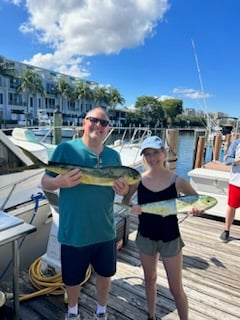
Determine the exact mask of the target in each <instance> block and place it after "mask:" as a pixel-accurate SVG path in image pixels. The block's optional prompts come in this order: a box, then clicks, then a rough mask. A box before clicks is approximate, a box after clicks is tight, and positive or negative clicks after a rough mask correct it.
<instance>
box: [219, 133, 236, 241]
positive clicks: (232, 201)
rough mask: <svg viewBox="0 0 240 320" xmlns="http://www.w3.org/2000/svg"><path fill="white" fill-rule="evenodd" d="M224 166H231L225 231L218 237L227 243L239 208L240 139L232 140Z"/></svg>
mask: <svg viewBox="0 0 240 320" xmlns="http://www.w3.org/2000/svg"><path fill="white" fill-rule="evenodd" d="M225 163H226V165H231V166H232V168H231V172H230V179H229V185H228V203H227V210H226V219H225V230H224V231H223V233H222V234H221V235H220V239H221V240H222V241H223V242H225V243H226V242H228V241H229V234H230V227H231V225H232V223H233V220H234V217H235V213H236V209H237V208H240V139H236V140H233V142H232V143H231V145H230V147H229V149H228V152H227V154H226V158H225Z"/></svg>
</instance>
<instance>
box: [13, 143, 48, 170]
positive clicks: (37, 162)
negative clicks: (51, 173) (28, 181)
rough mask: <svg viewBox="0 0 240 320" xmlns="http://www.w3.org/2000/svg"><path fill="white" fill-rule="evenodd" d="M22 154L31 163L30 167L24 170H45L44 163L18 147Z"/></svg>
mask: <svg viewBox="0 0 240 320" xmlns="http://www.w3.org/2000/svg"><path fill="white" fill-rule="evenodd" d="M18 147H19V148H20V149H21V150H22V151H23V153H24V154H25V155H26V156H27V157H28V158H29V159H30V160H31V161H32V162H33V164H32V165H30V166H28V167H26V168H25V170H31V169H40V168H46V166H47V165H46V163H44V162H43V161H42V160H40V159H39V158H37V157H36V156H35V155H34V154H33V153H32V152H30V151H28V150H26V149H24V148H22V147H20V146H18Z"/></svg>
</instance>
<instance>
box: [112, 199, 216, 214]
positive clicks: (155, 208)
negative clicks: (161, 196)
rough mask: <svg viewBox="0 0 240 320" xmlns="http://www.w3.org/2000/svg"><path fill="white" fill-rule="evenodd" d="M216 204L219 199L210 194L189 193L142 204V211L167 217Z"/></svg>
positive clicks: (203, 209) (204, 208) (202, 209)
mask: <svg viewBox="0 0 240 320" xmlns="http://www.w3.org/2000/svg"><path fill="white" fill-rule="evenodd" d="M115 204H117V205H119V206H122V207H125V208H129V209H130V208H131V206H128V205H126V204H123V203H120V202H115ZM216 204H217V199H215V198H214V197H212V196H209V195H204V194H200V195H188V196H181V197H178V198H173V199H169V200H163V201H156V202H151V203H145V204H142V205H141V211H142V212H144V213H150V214H156V215H160V216H162V217H167V216H169V215H174V214H175V215H176V214H178V213H187V212H189V211H190V210H191V209H192V208H195V209H198V210H200V211H203V212H204V211H206V210H208V209H210V208H212V207H213V206H215V205H216Z"/></svg>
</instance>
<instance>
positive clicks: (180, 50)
mask: <svg viewBox="0 0 240 320" xmlns="http://www.w3.org/2000/svg"><path fill="white" fill-rule="evenodd" d="M239 12H240V1H239V0H221V1H219V0H171V1H170V0H169V1H168V0H135V1H133V0H121V1H119V0H85V1H84V0H82V1H80V0H68V1H66V0H51V1H49V0H41V1H39V0H28V1H27V2H26V1H22V0H12V1H11V0H0V38H1V45H0V55H3V56H5V57H6V58H9V59H12V60H16V61H22V62H26V63H30V64H32V65H35V66H40V67H43V68H46V69H52V70H56V71H59V72H63V73H65V74H72V75H75V76H80V77H83V78H85V79H87V80H92V81H97V82H98V83H100V84H102V85H112V86H113V87H116V88H117V89H118V90H119V91H120V93H121V94H122V96H123V97H124V98H125V100H126V106H130V105H132V104H134V102H135V101H136V99H137V97H139V96H143V95H148V96H156V97H162V98H165V97H172V98H177V99H182V100H183V106H184V107H185V108H195V109H196V110H203V111H208V112H216V111H220V112H225V113H227V114H228V115H229V116H234V117H240V111H239V110H240V108H239V92H240V62H239V59H240V40H239V34H240V19H239ZM192 40H193V41H194V44H195V50H194V49H193V44H192ZM196 58H197V59H198V62H196ZM198 67H199V68H198Z"/></svg>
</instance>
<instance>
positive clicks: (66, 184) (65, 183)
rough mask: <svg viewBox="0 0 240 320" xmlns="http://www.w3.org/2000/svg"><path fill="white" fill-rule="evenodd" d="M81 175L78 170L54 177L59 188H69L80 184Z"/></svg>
mask: <svg viewBox="0 0 240 320" xmlns="http://www.w3.org/2000/svg"><path fill="white" fill-rule="evenodd" d="M81 177H82V173H81V171H80V170H79V169H74V170H71V171H69V172H67V173H65V174H60V175H58V176H57V177H56V179H57V180H58V182H57V183H58V184H59V188H71V187H75V186H76V185H78V184H79V183H81Z"/></svg>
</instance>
